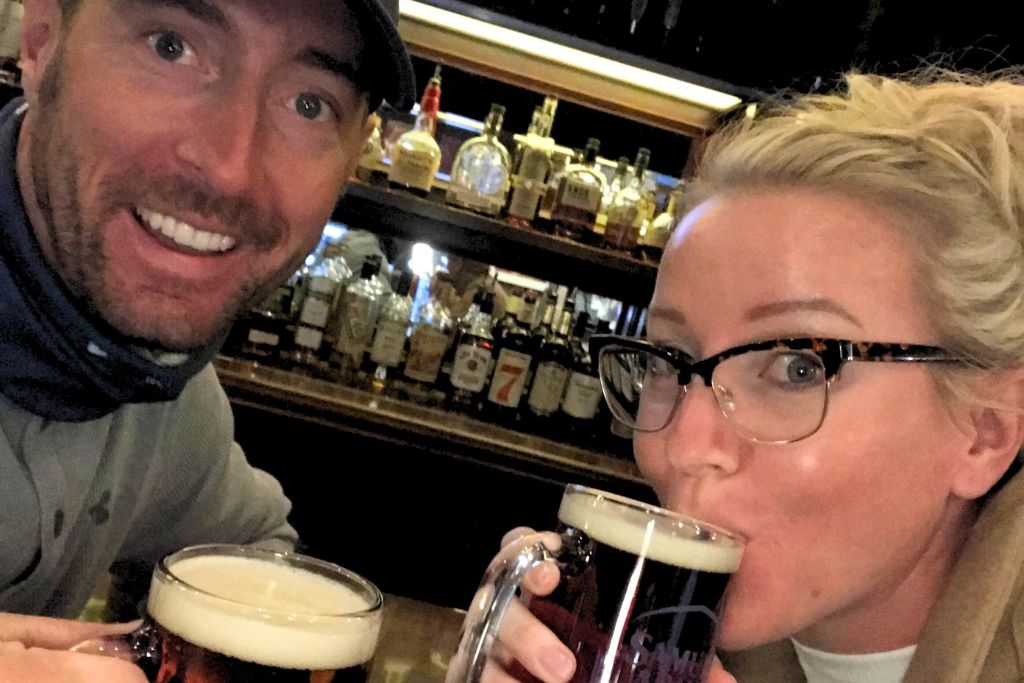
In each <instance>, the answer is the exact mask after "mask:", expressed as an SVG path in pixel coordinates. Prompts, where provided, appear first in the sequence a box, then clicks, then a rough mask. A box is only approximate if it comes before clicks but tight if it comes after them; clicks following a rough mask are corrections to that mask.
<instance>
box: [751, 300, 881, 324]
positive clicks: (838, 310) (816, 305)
mask: <svg viewBox="0 0 1024 683" xmlns="http://www.w3.org/2000/svg"><path fill="white" fill-rule="evenodd" d="M795 311H817V312H823V313H831V314H832V315H836V316H839V317H840V318H843V319H844V320H848V321H849V322H851V323H853V324H854V325H856V326H857V327H864V325H863V324H862V323H861V322H860V320H858V319H857V316H855V315H853V314H852V313H850V312H849V311H847V310H846V309H845V308H843V307H842V306H840V305H839V304H838V303H836V302H835V301H833V300H832V299H828V298H818V297H816V298H812V299H789V300H786V301H773V302H772V303H770V304H761V305H760V306H754V307H753V308H751V309H750V310H748V311H747V315H746V318H747V320H749V321H751V322H753V321H755V320H763V319H765V318H771V317H773V316H776V315H783V314H785V313H792V312H795Z"/></svg>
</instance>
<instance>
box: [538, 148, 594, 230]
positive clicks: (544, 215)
mask: <svg viewBox="0 0 1024 683" xmlns="http://www.w3.org/2000/svg"><path fill="white" fill-rule="evenodd" d="M582 162H583V150H582V149H574V150H573V153H572V156H565V155H563V154H558V155H555V154H552V157H551V174H550V176H549V180H548V186H547V187H546V188H545V189H544V196H543V197H541V200H540V206H538V207H537V218H536V219H535V220H534V227H539V228H541V229H542V230H546V231H547V232H554V231H555V228H554V224H552V223H551V209H552V208H554V206H555V197H557V196H558V188H559V186H560V185H561V184H562V178H563V177H564V176H565V171H566V169H567V168H569V166H571V165H572V164H578V163H582Z"/></svg>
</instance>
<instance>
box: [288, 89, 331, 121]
mask: <svg viewBox="0 0 1024 683" xmlns="http://www.w3.org/2000/svg"><path fill="white" fill-rule="evenodd" d="M290 104H291V107H292V108H293V109H295V112H296V113H297V114H298V115H299V116H301V117H302V118H304V119H309V120H310V121H329V120H330V119H331V117H332V115H333V110H332V108H331V105H329V104H328V103H327V102H325V101H324V99H323V98H322V97H320V96H318V95H314V94H313V93H308V92H304V93H302V94H301V95H296V96H295V97H293V98H292V101H291V103H290Z"/></svg>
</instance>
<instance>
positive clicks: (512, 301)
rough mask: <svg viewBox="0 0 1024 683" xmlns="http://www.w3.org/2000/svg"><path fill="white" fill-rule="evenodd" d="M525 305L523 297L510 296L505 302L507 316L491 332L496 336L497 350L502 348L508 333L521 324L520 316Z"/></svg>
mask: <svg viewBox="0 0 1024 683" xmlns="http://www.w3.org/2000/svg"><path fill="white" fill-rule="evenodd" d="M523 305H524V304H523V299H522V297H518V296H510V297H508V299H507V300H506V301H505V315H503V316H502V317H501V319H500V320H498V321H497V322H496V323H494V330H492V332H491V334H492V335H493V336H494V343H495V344H496V345H497V346H496V348H499V349H500V348H501V343H502V340H503V339H504V337H505V333H506V331H508V330H510V329H512V328H514V327H516V326H517V325H518V324H519V314H520V312H521V311H522V310H523Z"/></svg>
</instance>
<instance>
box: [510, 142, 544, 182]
mask: <svg viewBox="0 0 1024 683" xmlns="http://www.w3.org/2000/svg"><path fill="white" fill-rule="evenodd" d="M518 170H519V172H518V173H517V174H516V176H517V177H519V178H520V179H521V180H536V181H538V182H539V183H540V184H541V185H543V184H544V181H545V180H547V177H548V171H550V170H551V159H550V157H548V155H547V154H546V153H545V152H544V151H543V150H539V149H535V148H533V147H526V148H525V149H524V150H523V157H522V159H520V161H519V169H518Z"/></svg>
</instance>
